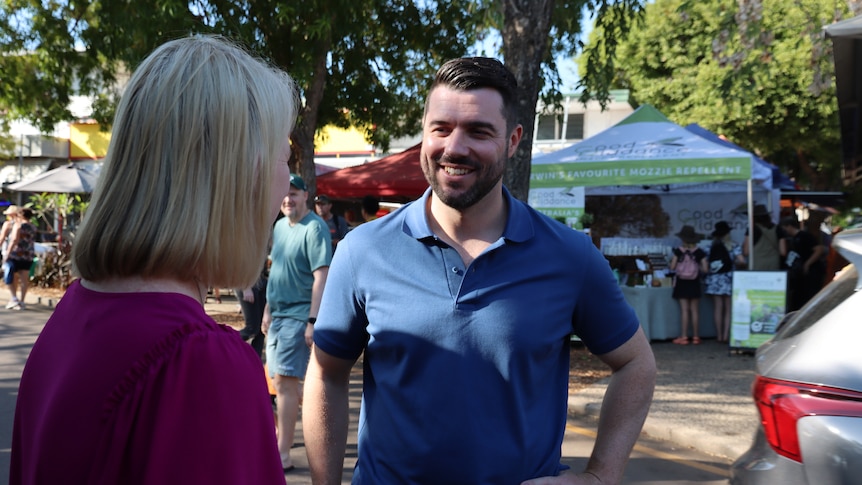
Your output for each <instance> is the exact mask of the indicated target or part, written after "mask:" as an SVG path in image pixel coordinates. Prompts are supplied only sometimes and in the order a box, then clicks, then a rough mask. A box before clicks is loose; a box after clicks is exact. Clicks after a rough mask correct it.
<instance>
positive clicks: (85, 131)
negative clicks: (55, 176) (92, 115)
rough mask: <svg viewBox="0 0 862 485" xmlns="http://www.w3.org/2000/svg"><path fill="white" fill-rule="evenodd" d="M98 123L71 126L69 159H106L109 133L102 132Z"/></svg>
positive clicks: (109, 139)
mask: <svg viewBox="0 0 862 485" xmlns="http://www.w3.org/2000/svg"><path fill="white" fill-rule="evenodd" d="M99 128H100V127H99V125H98V124H97V123H72V124H70V125H69V158H71V159H73V160H74V159H80V158H91V159H93V158H104V157H105V155H106V154H107V153H108V142H110V141H111V133H110V132H109V131H100V130H99Z"/></svg>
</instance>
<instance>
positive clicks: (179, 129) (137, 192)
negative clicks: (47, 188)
mask: <svg viewBox="0 0 862 485" xmlns="http://www.w3.org/2000/svg"><path fill="white" fill-rule="evenodd" d="M297 109H298V96H297V90H296V88H295V85H294V82H293V81H292V80H291V78H290V77H289V76H288V75H287V74H286V73H284V72H282V71H280V70H277V69H275V68H273V67H270V66H269V65H268V64H267V63H265V62H264V61H262V60H259V59H257V58H254V57H252V56H251V55H249V54H248V53H247V52H246V51H245V50H244V49H243V48H241V47H239V46H237V45H235V44H234V43H233V42H231V41H229V40H227V39H224V38H221V37H214V36H205V35H194V36H191V37H186V38H180V39H176V40H172V41H169V42H167V43H165V44H162V45H161V46H160V47H158V48H156V49H155V50H154V51H153V52H152V53H151V54H150V55H149V56H147V58H146V59H144V60H143V61H142V62H141V64H140V65H139V66H138V67H137V69H136V70H135V71H134V73H133V74H132V76H131V78H130V79H129V81H128V84H127V86H126V89H125V91H124V94H123V97H122V99H121V100H120V103H119V105H118V106H117V111H116V117H115V119H114V123H113V133H112V136H111V143H110V146H109V148H108V153H107V156H106V158H105V161H104V166H103V168H102V171H101V174H100V176H99V182H98V184H97V186H96V189H95V191H94V193H93V196H92V202H91V203H90V206H89V208H88V210H87V215H86V217H85V218H84V219H83V223H82V224H81V226H80V228H79V230H78V233H77V235H76V238H75V244H74V245H73V246H72V254H71V258H72V269H73V271H74V274H75V275H76V276H77V277H78V279H76V280H75V281H74V282H73V283H72V284H71V285H70V286H69V288H68V289H67V290H66V293H65V295H64V296H63V299H62V300H60V303H59V304H58V305H57V307H56V309H55V310H54V312H53V314H52V315H51V317H50V319H49V320H48V322H47V323H46V324H45V326H44V328H43V330H42V332H41V334H40V335H39V337H38V339H37V340H36V343H35V344H34V346H33V348H32V351H31V353H30V356H29V359H28V360H27V364H26V366H25V367H24V372H23V375H22V376H21V383H20V388H19V390H18V402H17V404H16V406H15V419H14V430H13V432H12V454H11V472H10V483H11V484H12V485H20V484H34V483H74V484H82V483H122V484H124V485H136V484H153V483H159V484H187V483H207V484H225V485H227V484H237V483H254V484H272V485H283V484H284V483H285V478H284V474H283V473H282V469H281V467H280V466H279V457H278V448H277V447H276V441H275V430H274V427H273V422H272V408H271V404H270V400H269V396H268V394H267V389H266V380H265V378H264V375H263V372H261V363H260V358H259V357H258V356H256V355H255V354H254V352H253V351H252V349H251V347H249V345H248V344H246V343H245V342H243V341H242V339H241V338H240V337H239V334H238V333H237V332H236V331H235V330H234V329H232V328H230V327H228V326H225V325H219V324H217V323H216V322H215V321H214V320H213V319H212V318H211V317H209V316H208V315H207V314H206V312H205V311H204V301H205V298H206V294H207V288H208V287H218V286H225V287H230V288H233V287H244V286H248V285H250V284H252V283H253V282H254V281H255V280H256V279H257V278H258V275H259V273H260V267H259V265H260V262H261V261H263V260H264V258H265V257H266V249H267V240H268V238H269V232H270V228H271V225H272V221H273V220H274V218H275V214H276V213H277V212H278V208H279V204H280V202H281V200H282V198H283V197H284V195H285V193H286V192H287V189H286V187H287V186H288V177H289V174H290V169H289V168H288V165H287V161H288V159H289V158H290V133H291V130H292V129H293V125H294V122H295V120H296V117H297ZM165 221H179V223H174V224H171V223H166V222H165Z"/></svg>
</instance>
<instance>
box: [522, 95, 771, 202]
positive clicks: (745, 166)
mask: <svg viewBox="0 0 862 485" xmlns="http://www.w3.org/2000/svg"><path fill="white" fill-rule="evenodd" d="M749 180H751V181H753V182H754V183H755V184H756V185H758V186H759V187H760V188H762V189H767V190H769V189H771V188H772V171H771V168H770V167H767V166H765V165H763V164H761V163H759V162H758V161H757V160H756V159H755V157H753V156H752V154H751V153H749V152H745V151H742V150H737V149H734V148H731V147H727V146H723V145H720V144H717V143H714V142H712V141H710V140H707V139H706V138H702V137H700V136H698V135H696V134H695V133H692V132H691V131H689V130H686V129H685V128H683V127H681V126H679V125H677V124H675V123H673V122H671V121H670V120H668V119H667V118H666V117H665V116H664V115H663V114H661V113H660V112H659V111H658V110H656V109H655V108H653V107H652V106H649V105H643V106H641V107H640V108H638V109H637V110H635V111H634V112H633V113H632V114H631V115H629V116H628V117H626V118H625V119H623V120H622V121H620V122H619V123H617V124H616V125H614V126H612V127H611V128H608V129H607V130H605V131H603V132H601V133H599V134H597V135H595V136H592V137H590V138H588V139H586V140H584V141H581V142H579V143H576V144H574V145H572V146H570V147H567V148H564V149H562V150H559V151H556V152H553V153H548V154H546V155H541V156H537V157H534V158H533V162H532V169H531V174H530V188H531V189H534V188H536V189H541V188H560V187H586V188H587V195H590V194H594V195H601V194H610V193H615V194H620V193H632V192H637V193H645V192H657V193H658V192H665V193H667V192H676V193H680V192H705V191H706V192H727V191H745V190H747V189H746V186H747V185H748V183H747V182H748V181H749ZM600 188H601V189H600Z"/></svg>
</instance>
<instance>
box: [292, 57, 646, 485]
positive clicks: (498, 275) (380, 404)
mask: <svg viewBox="0 0 862 485" xmlns="http://www.w3.org/2000/svg"><path fill="white" fill-rule="evenodd" d="M516 89H517V84H516V81H515V78H514V76H513V75H512V74H511V72H509V70H508V69H506V68H505V67H504V66H503V65H502V64H501V63H500V62H498V61H496V60H493V59H487V58H467V59H455V60H452V61H449V62H447V63H446V64H444V65H443V67H441V69H440V70H439V71H438V72H437V76H436V78H435V80H434V83H433V85H432V87H431V91H430V93H429V95H428V100H427V101H426V105H425V114H424V117H423V140H422V149H421V153H420V161H421V166H422V170H423V172H424V174H425V177H426V179H427V180H428V182H429V184H430V185H431V188H430V189H429V190H428V191H426V193H425V194H424V195H423V196H422V198H421V199H419V200H418V201H415V202H413V203H411V204H408V205H406V206H405V207H402V208H401V209H399V210H397V211H395V212H394V213H392V214H390V215H388V216H387V217H384V218H382V219H379V220H377V221H373V222H370V223H367V224H363V225H361V226H359V227H357V228H356V229H354V230H353V231H352V232H351V233H350V234H348V236H347V237H346V238H345V239H344V240H343V241H342V242H341V243H340V244H339V249H338V252H337V254H336V255H335V258H334V261H333V264H332V267H331V270H330V272H329V278H328V280H327V285H326V288H325V290H324V295H323V300H322V302H321V308H320V313H319V316H318V321H317V324H316V326H315V332H314V348H313V349H312V356H311V360H310V362H309V368H308V373H307V375H306V381H305V393H304V405H303V430H304V433H305V444H306V449H307V454H308V459H309V465H310V467H311V474H312V478H313V480H314V482H315V483H323V484H334V483H341V471H342V467H343V460H344V452H345V442H346V436H347V423H348V417H347V413H348V382H349V375H350V369H351V367H352V365H353V363H354V362H355V361H356V359H357V358H358V357H359V356H360V355H361V354H362V353H363V352H364V358H363V362H364V387H363V401H362V408H361V416H360V427H359V435H358V447H359V448H358V460H357V465H356V469H355V471H354V476H353V477H354V478H353V483H357V484H380V483H387V484H388V483H446V484H461V483H463V484H471V485H475V484H501V483H514V484H517V483H522V482H525V481H526V482H527V483H530V482H529V480H531V479H536V478H541V477H553V478H550V479H549V480H550V481H549V482H543V483H551V482H553V483H573V484H580V483H604V484H612V483H618V482H619V481H620V479H621V477H622V474H623V469H624V468H625V464H626V461H627V460H628V456H629V454H630V453H631V450H632V447H633V446H634V443H635V441H636V439H637V436H638V434H639V433H640V430H641V427H642V426H643V422H644V419H645V418H646V414H647V411H648V409H649V405H650V401H651V399H652V392H653V388H654V385H655V373H656V370H655V360H654V359H653V355H652V351H651V349H650V346H649V343H648V342H647V339H646V337H645V336H644V334H643V331H642V330H641V329H640V325H639V324H638V321H637V318H636V316H635V314H634V312H633V310H632V309H631V307H629V306H628V305H627V304H626V302H625V300H624V299H623V296H622V293H621V292H620V289H619V288H618V286H617V283H616V280H615V278H614V276H613V274H612V273H611V270H610V267H609V265H608V263H607V262H606V260H605V259H604V257H603V256H602V255H601V254H600V253H599V251H598V250H597V249H596V248H595V246H594V245H593V244H592V242H591V241H590V239H589V238H588V237H586V236H584V235H583V234H581V233H579V232H577V231H573V230H571V229H569V228H568V227H566V226H564V225H562V224H560V223H558V222H556V221H554V220H551V219H550V218H548V217H545V216H544V215H542V214H540V213H538V212H536V211H535V210H533V209H532V208H530V207H529V206H527V205H526V204H524V203H523V202H521V201H519V200H517V199H515V198H514V197H512V196H511V195H510V193H509V191H508V190H506V188H505V187H503V184H502V177H503V173H504V171H505V166H506V162H507V160H508V159H509V158H511V157H512V156H513V155H514V153H515V150H516V149H517V147H518V143H519V142H520V139H521V136H522V132H523V128H522V126H521V125H520V124H518V123H517V121H516V114H515V104H516V101H515V91H516ZM572 333H575V334H577V335H578V336H579V337H580V338H581V339H582V340H583V341H584V343H585V344H586V345H587V346H588V347H589V348H590V350H591V351H592V352H593V353H595V354H597V355H598V356H599V357H600V358H601V359H602V360H603V361H604V362H606V363H607V364H608V365H609V366H610V367H611V369H613V371H614V373H613V377H612V382H611V383H610V385H609V386H608V391H607V394H606V396H605V400H604V403H603V406H602V416H601V419H600V423H599V426H598V437H597V439H596V443H595V447H594V450H593V454H592V456H591V458H590V460H589V462H588V463H587V466H586V468H585V469H584V470H578V471H570V470H566V469H565V467H564V466H563V465H561V463H560V458H561V451H560V448H561V444H562V441H563V435H564V431H565V424H566V411H567V391H568V374H569V336H570V335H571V334H572Z"/></svg>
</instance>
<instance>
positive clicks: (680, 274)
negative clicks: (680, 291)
mask: <svg viewBox="0 0 862 485" xmlns="http://www.w3.org/2000/svg"><path fill="white" fill-rule="evenodd" d="M679 249H680V251H682V257H681V258H680V260H679V261H677V263H676V277H677V278H679V279H681V280H696V279H697V277H698V276H699V275H700V268H699V267H698V264H697V261H695V260H694V253H693V252H692V251H689V250H687V249H682V248H679Z"/></svg>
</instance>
